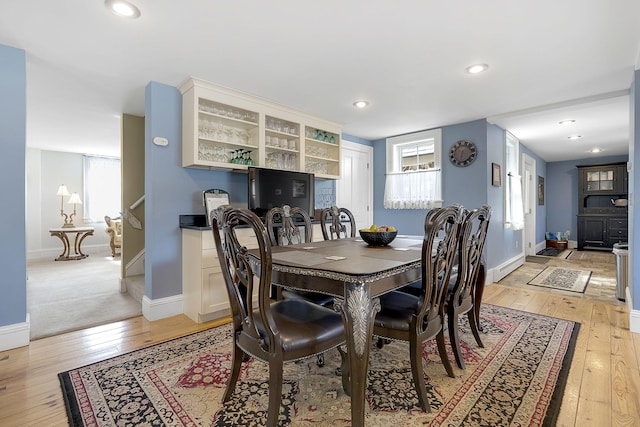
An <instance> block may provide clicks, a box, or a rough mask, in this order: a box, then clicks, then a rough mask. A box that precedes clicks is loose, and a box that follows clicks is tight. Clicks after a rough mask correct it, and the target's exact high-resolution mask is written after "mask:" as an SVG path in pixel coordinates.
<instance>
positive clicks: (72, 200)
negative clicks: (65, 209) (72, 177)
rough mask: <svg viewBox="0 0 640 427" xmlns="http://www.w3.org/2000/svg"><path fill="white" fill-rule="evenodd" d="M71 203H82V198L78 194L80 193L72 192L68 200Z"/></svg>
mask: <svg viewBox="0 0 640 427" xmlns="http://www.w3.org/2000/svg"><path fill="white" fill-rule="evenodd" d="M67 203H69V204H70V205H71V204H73V205H81V204H82V200H80V196H79V195H78V193H73V194H71V197H69V201H68V202H67Z"/></svg>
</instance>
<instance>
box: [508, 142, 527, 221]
mask: <svg viewBox="0 0 640 427" xmlns="http://www.w3.org/2000/svg"><path fill="white" fill-rule="evenodd" d="M519 146H520V141H518V139H517V138H516V137H515V136H513V135H512V134H510V133H509V132H507V133H506V137H505V165H506V172H507V185H506V186H505V195H504V200H505V204H504V206H505V213H504V218H505V228H512V229H513V230H522V229H523V228H524V204H523V200H522V178H521V177H520V170H519V167H518V151H519Z"/></svg>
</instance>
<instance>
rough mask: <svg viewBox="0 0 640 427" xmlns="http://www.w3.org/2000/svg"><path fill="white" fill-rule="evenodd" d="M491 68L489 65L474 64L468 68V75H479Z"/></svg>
mask: <svg viewBox="0 0 640 427" xmlns="http://www.w3.org/2000/svg"><path fill="white" fill-rule="evenodd" d="M487 68H489V66H488V65H487V64H474V65H470V66H468V67H467V73H469V74H478V73H481V72H483V71H486V70H487Z"/></svg>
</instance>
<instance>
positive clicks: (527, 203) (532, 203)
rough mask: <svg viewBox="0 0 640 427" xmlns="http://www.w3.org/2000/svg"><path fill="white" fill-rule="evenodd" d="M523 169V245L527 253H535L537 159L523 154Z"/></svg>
mask: <svg viewBox="0 0 640 427" xmlns="http://www.w3.org/2000/svg"><path fill="white" fill-rule="evenodd" d="M522 169H523V175H524V176H523V187H524V188H523V202H524V234H523V239H524V242H523V246H524V254H525V255H535V254H536V252H537V250H536V205H537V194H538V191H537V189H538V184H537V182H536V180H537V177H536V161H535V159H534V158H533V157H531V156H529V155H527V154H524V153H523V154H522Z"/></svg>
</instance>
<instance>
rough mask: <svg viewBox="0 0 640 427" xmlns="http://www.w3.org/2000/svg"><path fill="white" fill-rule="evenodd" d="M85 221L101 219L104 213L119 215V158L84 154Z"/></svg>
mask: <svg viewBox="0 0 640 427" xmlns="http://www.w3.org/2000/svg"><path fill="white" fill-rule="evenodd" d="M83 163H84V216H85V222H99V221H102V219H103V218H104V216H105V215H109V216H110V217H112V218H113V217H117V216H120V212H121V211H122V207H121V178H120V159H116V158H113V157H98V156H84V157H83Z"/></svg>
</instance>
